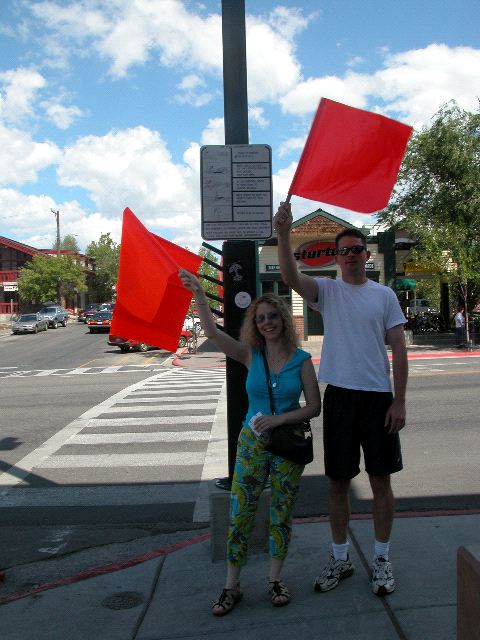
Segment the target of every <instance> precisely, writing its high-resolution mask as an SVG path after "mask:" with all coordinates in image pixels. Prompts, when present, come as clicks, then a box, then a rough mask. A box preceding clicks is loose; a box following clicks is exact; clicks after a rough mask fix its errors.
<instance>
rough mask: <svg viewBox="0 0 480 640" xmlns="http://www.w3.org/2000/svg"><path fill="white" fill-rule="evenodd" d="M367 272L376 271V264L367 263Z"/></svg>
mask: <svg viewBox="0 0 480 640" xmlns="http://www.w3.org/2000/svg"><path fill="white" fill-rule="evenodd" d="M365 270H366V271H375V263H374V262H366V263H365Z"/></svg>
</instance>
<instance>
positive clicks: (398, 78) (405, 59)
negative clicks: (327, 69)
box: [280, 44, 480, 127]
mask: <svg viewBox="0 0 480 640" xmlns="http://www.w3.org/2000/svg"><path fill="white" fill-rule="evenodd" d="M479 68H480V50H478V49H473V48H471V47H448V46H447V45H443V44H440V45H439V44H432V45H429V46H428V47H425V48H424V49H416V50H411V51H406V52H402V53H396V54H390V53H389V52H388V51H385V60H384V68H383V69H381V70H379V71H376V72H375V73H373V74H370V75H369V74H359V73H353V72H351V71H348V72H347V73H346V74H345V76H344V77H337V76H325V77H321V78H309V79H307V80H305V81H303V82H299V83H298V84H297V85H296V87H295V88H294V89H292V90H291V91H289V92H288V93H286V94H285V96H283V97H282V98H281V100H280V103H281V105H282V109H283V111H284V112H285V113H288V114H293V115H298V116H301V115H305V114H308V113H311V112H313V111H315V109H316V107H317V104H318V101H319V99H320V98H321V97H325V98H330V99H332V100H338V101H339V102H343V103H346V104H349V105H351V106H353V107H358V108H365V109H370V110H372V111H376V112H378V113H385V114H391V115H393V116H394V117H397V118H400V119H402V120H404V121H406V122H408V123H410V124H413V125H415V126H416V127H420V126H421V125H423V124H427V123H428V121H429V120H430V118H431V117H432V116H433V115H434V114H435V113H436V111H438V109H439V108H440V106H441V105H442V104H444V103H445V102H448V101H449V100H451V99H455V100H456V101H457V103H458V105H459V106H460V107H461V108H463V109H467V110H471V111H475V110H476V108H477V104H478V102H477V100H478V96H479V95H480V74H479V73H478V69H479Z"/></svg>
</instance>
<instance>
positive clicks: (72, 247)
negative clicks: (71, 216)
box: [60, 234, 80, 253]
mask: <svg viewBox="0 0 480 640" xmlns="http://www.w3.org/2000/svg"><path fill="white" fill-rule="evenodd" d="M60 249H66V250H68V251H74V252H75V253H80V247H79V246H78V242H77V239H76V238H75V236H73V235H70V234H68V235H66V236H64V237H63V240H62V241H61V243H60Z"/></svg>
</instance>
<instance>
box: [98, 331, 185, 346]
mask: <svg viewBox="0 0 480 640" xmlns="http://www.w3.org/2000/svg"><path fill="white" fill-rule="evenodd" d="M191 337H192V332H191V331H188V330H187V329H182V333H181V335H180V340H179V342H178V348H179V349H180V348H183V347H185V345H186V344H187V342H188V341H189V339H190V338H191ZM108 344H110V345H112V347H120V349H121V350H122V351H130V350H133V351H148V350H149V349H158V347H154V346H153V345H150V344H146V343H145V342H139V341H138V340H129V339H128V338H122V337H121V336H114V335H113V334H110V335H109V336H108Z"/></svg>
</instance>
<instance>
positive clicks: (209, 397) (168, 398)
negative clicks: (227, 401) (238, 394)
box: [117, 394, 218, 410]
mask: <svg viewBox="0 0 480 640" xmlns="http://www.w3.org/2000/svg"><path fill="white" fill-rule="evenodd" d="M217 398H218V395H215V396H212V395H205V394H203V395H202V396H201V397H200V398H198V399H197V402H202V401H205V402H206V401H207V400H216V399H217ZM160 399H161V401H162V402H176V403H178V398H174V397H171V396H160V397H156V398H149V397H147V398H139V397H138V396H134V397H133V398H132V397H129V398H125V399H124V400H118V402H117V404H141V403H142V402H143V403H146V402H158V400H160ZM195 406H197V405H195ZM199 406H201V408H202V409H204V408H205V407H204V406H203V405H199ZM209 406H212V405H209ZM182 408H183V407H182ZM168 409H169V410H170V409H172V407H171V406H169V407H168Z"/></svg>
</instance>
